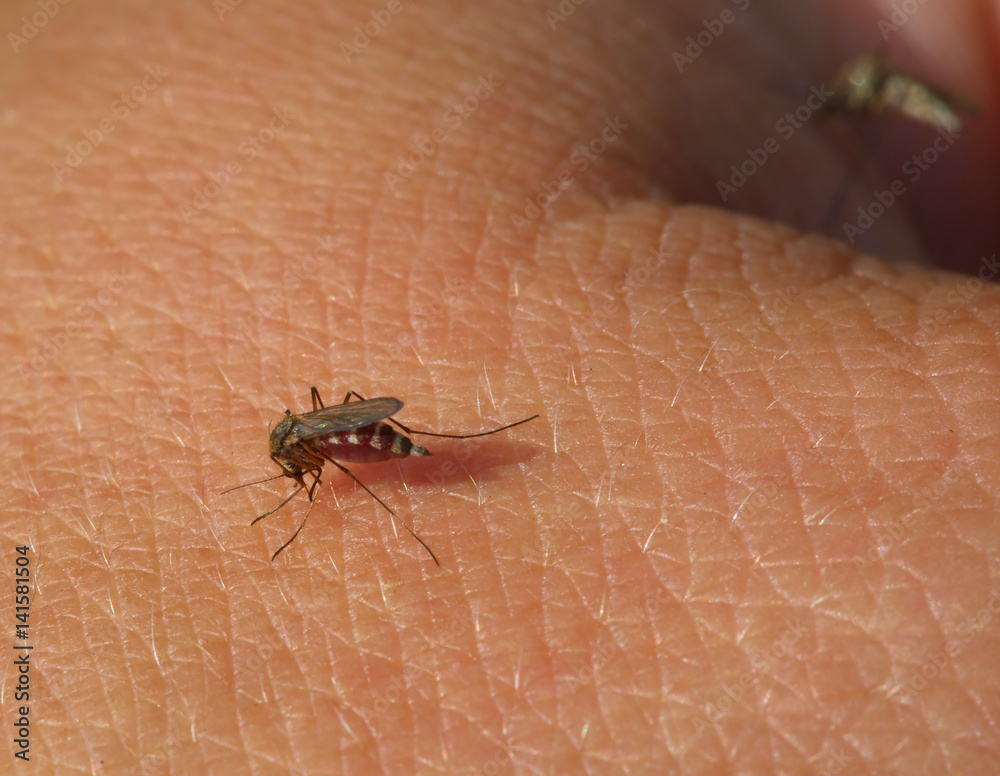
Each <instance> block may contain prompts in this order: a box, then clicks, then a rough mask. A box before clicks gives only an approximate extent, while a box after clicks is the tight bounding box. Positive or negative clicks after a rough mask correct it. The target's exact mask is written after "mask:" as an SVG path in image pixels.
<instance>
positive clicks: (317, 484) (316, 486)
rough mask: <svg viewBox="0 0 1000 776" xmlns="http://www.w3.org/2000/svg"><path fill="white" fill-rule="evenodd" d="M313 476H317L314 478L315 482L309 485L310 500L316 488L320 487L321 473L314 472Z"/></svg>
mask: <svg viewBox="0 0 1000 776" xmlns="http://www.w3.org/2000/svg"><path fill="white" fill-rule="evenodd" d="M313 477H315V478H316V479H314V480H313V484H312V485H310V486H309V500H310V501H312V500H313V494H314V493H316V488H318V487H319V475H318V474H316V473H315V472H314V473H313Z"/></svg>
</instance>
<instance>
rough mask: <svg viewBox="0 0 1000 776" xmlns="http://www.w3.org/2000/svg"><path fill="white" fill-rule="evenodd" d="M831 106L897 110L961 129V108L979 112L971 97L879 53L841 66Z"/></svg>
mask: <svg viewBox="0 0 1000 776" xmlns="http://www.w3.org/2000/svg"><path fill="white" fill-rule="evenodd" d="M825 107H826V108H827V110H833V111H837V110H844V109H849V110H856V111H861V112H867V113H880V112H882V111H894V112H896V113H898V114H900V115H902V116H906V117H907V118H909V119H912V120H913V121H918V122H920V123H922V124H929V125H930V126H932V127H939V128H940V129H944V130H947V131H948V132H955V133H957V132H960V131H961V129H962V117H961V116H960V115H959V113H960V112H962V113H968V114H972V115H975V114H976V112H977V111H976V106H975V105H974V104H973V103H972V102H970V101H969V100H967V99H965V98H964V97H961V96H959V95H957V94H953V93H951V92H949V91H947V90H945V89H942V88H940V87H938V86H934V85H933V84H929V83H927V82H925V81H921V80H920V79H919V78H917V77H915V76H913V75H910V74H909V73H905V72H903V71H902V70H897V69H895V68H894V67H892V66H891V65H890V64H889V63H888V62H886V61H885V60H884V59H883V58H882V57H881V56H880V55H878V54H864V55H862V56H860V57H858V58H857V59H854V60H851V61H850V62H848V63H847V64H846V65H844V66H843V68H841V70H840V72H839V73H838V74H837V77H836V79H835V82H834V85H833V97H831V98H830V100H829V102H827V104H826V106H825Z"/></svg>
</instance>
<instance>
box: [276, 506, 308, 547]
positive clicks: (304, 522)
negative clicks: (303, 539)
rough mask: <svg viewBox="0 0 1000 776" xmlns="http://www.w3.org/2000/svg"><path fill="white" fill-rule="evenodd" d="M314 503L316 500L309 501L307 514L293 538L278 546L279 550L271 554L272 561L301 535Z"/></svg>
mask: <svg viewBox="0 0 1000 776" xmlns="http://www.w3.org/2000/svg"><path fill="white" fill-rule="evenodd" d="M313 503H314V502H310V503H309V509H307V510H306V516H305V517H303V518H302V522H301V523H299V527H298V528H296V529H295V533H293V534H292V538H291V539H289V540H288V541H287V542H285V543H284V544H282V545H281V546H280V547H279V548H278V549H277V550H276V551H275V553H274V555H272V556H271V561H272V562H274V559H275V558H277V557H278V556H279V555H281V553H282V551H283V550H284V549H285V547H287V546H288V545H289V544H291V543H292V542H294V541H295V537H296V536H298V535H299V532H300V531H301V530H302V529H303V528H304V527H305V524H306V520H308V519H309V513H310V512H312V509H313Z"/></svg>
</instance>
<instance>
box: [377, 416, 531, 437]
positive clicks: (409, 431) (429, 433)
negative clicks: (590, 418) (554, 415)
mask: <svg viewBox="0 0 1000 776" xmlns="http://www.w3.org/2000/svg"><path fill="white" fill-rule="evenodd" d="M537 417H538V415H532V416H531V417H530V418H525V419H524V420H519V421H517V423H510V424H508V425H506V426H500V428H495V429H493V430H492V431H482V432H480V433H478V434H435V433H434V432H433V431H415V430H414V429H412V428H407V427H406V426H404V425H403V424H402V423H399V422H397V421H395V420H393V419H392V418H387V420H388V421H389V422H390V423H395V424H396V425H397V426H399V427H400V428H401V429H403V431H405V432H406V433H407V434H420V435H421V436H432V437H442V438H444V439H474V438H475V437H483V436H489V435H490V434H496V433H497V432H498V431H506V430H507V429H509V428H514V426H520V425H522V424H524V423H527V422H528V421H529V420H534V419H535V418H537Z"/></svg>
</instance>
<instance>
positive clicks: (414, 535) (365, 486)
mask: <svg viewBox="0 0 1000 776" xmlns="http://www.w3.org/2000/svg"><path fill="white" fill-rule="evenodd" d="M529 420H530V418H529ZM522 422H523V421H522ZM327 460H328V461H330V463H332V464H333V465H334V466H336V467H337V468H338V469H340V470H341V471H342V472H343V473H344V474H346V475H347V476H348V477H350V478H351V479H352V480H354V481H355V482H356V483H358V485H360V486H361V487H362V488H364V489H365V491H366V492H367V493H368V495H369V496H371V497H372V498H373V499H375V500H376V501H377V502H378V503H379V504H381V505H382V506H383V507H385V510H386V511H387V512H388V513H389V514H390V515H392V517H393V519H395V521H396V522H397V523H399V524H400V525H401V526H403V528H405V529H406V531H407V533H409V534H410V536H412V537H413V538H414V539H416V540H417V541H418V542H420V544H421V545H422V546H423V548H424V549H425V550H427V552H429V553H430V556H431V557H432V558H433V559H434V562H435V563H436V564H437V565H438V566H440V565H441V561H439V560H438V559H437V555H435V554H434V550H432V549H431V548H430V547H428V546H427V542H425V541H424V540H423V539H421V538H420V537H419V536H417V534H416V533H415V532H414V530H413V529H412V528H410V526H408V525H407V524H406V523H404V522H403V521H402V520H401V519H400V518H399V515H397V514H396V513H395V512H393V511H392V510H391V509H389V507H388V506H386V503H385V502H384V501H383V500H382V499H380V498H379V497H378V496H376V495H375V494H374V493H372V492H371V490H370V489H369V488H368V486H367V485H365V484H364V483H363V482H362V481H361V480H359V479H358V478H357V477H355V476H354V474H353V473H352V472H351V470H350V469H348V468H347V467H345V466H341V465H340V464H339V463H337V462H336V461H334V460H333V459H332V458H328V459H327ZM296 533H298V532H296Z"/></svg>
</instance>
